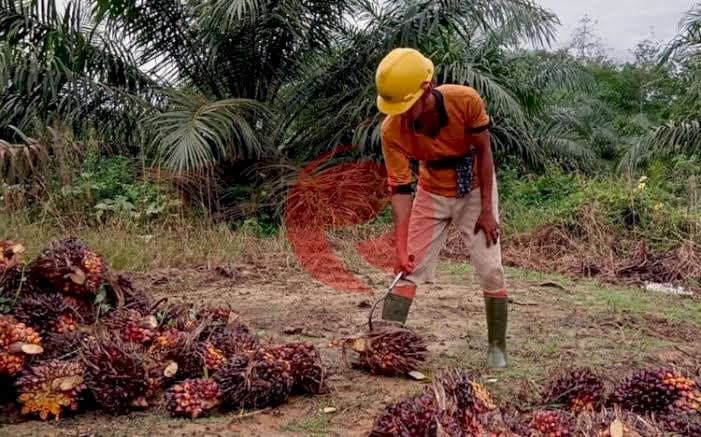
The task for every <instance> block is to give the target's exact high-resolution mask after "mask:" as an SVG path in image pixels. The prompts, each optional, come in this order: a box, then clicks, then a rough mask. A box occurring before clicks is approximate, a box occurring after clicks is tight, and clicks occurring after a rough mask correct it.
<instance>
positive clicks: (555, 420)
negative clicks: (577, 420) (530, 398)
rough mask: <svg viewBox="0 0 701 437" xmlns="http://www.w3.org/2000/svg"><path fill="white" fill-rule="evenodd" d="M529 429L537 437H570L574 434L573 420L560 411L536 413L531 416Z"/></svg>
mask: <svg viewBox="0 0 701 437" xmlns="http://www.w3.org/2000/svg"><path fill="white" fill-rule="evenodd" d="M530 429H531V432H532V433H533V434H532V435H534V436H538V437H565V436H570V435H573V433H574V420H573V418H572V417H571V416H568V415H567V414H565V413H563V412H560V411H555V410H552V411H538V412H536V413H535V414H534V415H533V419H532V420H531V423H530Z"/></svg>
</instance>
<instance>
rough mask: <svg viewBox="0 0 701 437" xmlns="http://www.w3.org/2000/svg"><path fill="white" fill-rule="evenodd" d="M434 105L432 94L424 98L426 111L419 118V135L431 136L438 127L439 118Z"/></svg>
mask: <svg viewBox="0 0 701 437" xmlns="http://www.w3.org/2000/svg"><path fill="white" fill-rule="evenodd" d="M436 103H437V102H436V96H435V95H434V94H433V93H431V94H429V95H428V96H427V97H426V102H425V105H426V111H425V112H424V113H423V114H421V116H420V117H419V124H420V126H421V133H423V134H424V135H428V136H432V135H434V134H435V132H437V131H438V128H439V127H440V126H439V125H440V117H439V114H438V106H437V104H436Z"/></svg>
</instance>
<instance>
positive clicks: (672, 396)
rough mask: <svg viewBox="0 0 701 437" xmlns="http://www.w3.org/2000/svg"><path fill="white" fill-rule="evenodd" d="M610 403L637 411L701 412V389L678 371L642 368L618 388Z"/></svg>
mask: <svg viewBox="0 0 701 437" xmlns="http://www.w3.org/2000/svg"><path fill="white" fill-rule="evenodd" d="M610 402H611V403H612V404H614V405H619V406H620V407H621V408H625V409H628V410H631V411H633V412H636V413H654V412H670V413H681V414H690V413H701V388H699V385H698V384H697V383H696V382H695V381H694V380H692V379H689V378H686V377H685V376H683V375H681V374H680V373H677V372H675V371H671V370H666V369H654V370H640V371H637V372H635V373H634V374H632V375H631V376H629V377H628V378H626V379H625V380H624V381H623V382H622V383H621V384H620V385H619V386H618V387H616V389H615V390H614V393H613V395H612V396H611V399H610Z"/></svg>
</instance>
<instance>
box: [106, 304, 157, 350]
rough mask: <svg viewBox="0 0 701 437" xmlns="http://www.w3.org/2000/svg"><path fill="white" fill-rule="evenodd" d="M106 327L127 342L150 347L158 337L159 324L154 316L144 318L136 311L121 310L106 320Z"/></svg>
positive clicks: (114, 312)
mask: <svg viewBox="0 0 701 437" xmlns="http://www.w3.org/2000/svg"><path fill="white" fill-rule="evenodd" d="M104 324H105V326H107V327H108V328H109V329H111V330H113V331H115V332H118V333H119V336H120V337H121V338H122V340H124V341H126V342H131V343H136V344H140V345H142V346H148V345H149V344H150V343H151V341H153V338H154V337H155V336H156V335H157V331H156V329H157V327H158V322H157V321H156V318H155V317H154V316H142V315H141V313H139V312H138V311H137V310H134V309H119V310H117V311H113V312H111V313H110V314H109V315H108V316H107V317H106V318H105V320H104Z"/></svg>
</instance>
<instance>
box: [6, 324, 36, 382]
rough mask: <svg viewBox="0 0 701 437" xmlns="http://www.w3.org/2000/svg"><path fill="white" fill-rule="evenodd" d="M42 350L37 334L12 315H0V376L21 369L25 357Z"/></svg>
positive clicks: (8, 374)
mask: <svg viewBox="0 0 701 437" xmlns="http://www.w3.org/2000/svg"><path fill="white" fill-rule="evenodd" d="M42 352H44V348H43V347H42V346H41V337H40V336H39V334H38V333H37V332H36V331H35V330H33V329H32V328H29V327H28V326H27V325H25V324H24V323H22V322H20V321H18V320H17V319H15V318H14V317H12V316H0V376H2V375H5V376H14V375H17V374H18V373H19V372H21V371H22V369H23V368H24V366H25V364H26V362H27V357H29V356H32V355H38V354H41V353H42Z"/></svg>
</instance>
